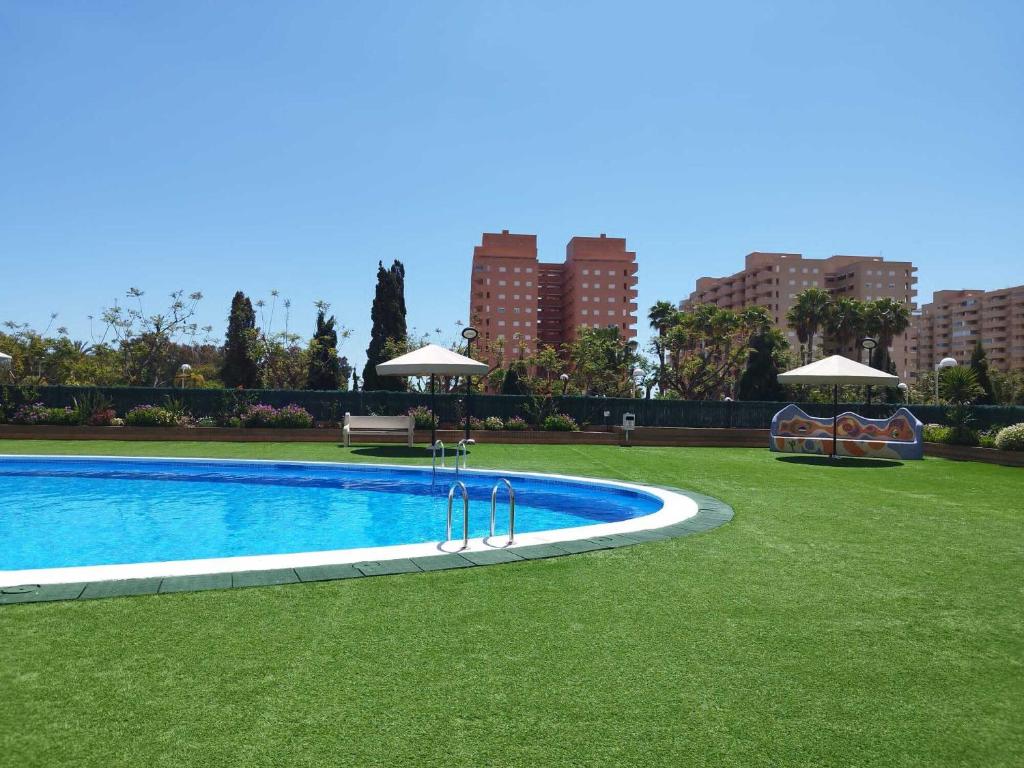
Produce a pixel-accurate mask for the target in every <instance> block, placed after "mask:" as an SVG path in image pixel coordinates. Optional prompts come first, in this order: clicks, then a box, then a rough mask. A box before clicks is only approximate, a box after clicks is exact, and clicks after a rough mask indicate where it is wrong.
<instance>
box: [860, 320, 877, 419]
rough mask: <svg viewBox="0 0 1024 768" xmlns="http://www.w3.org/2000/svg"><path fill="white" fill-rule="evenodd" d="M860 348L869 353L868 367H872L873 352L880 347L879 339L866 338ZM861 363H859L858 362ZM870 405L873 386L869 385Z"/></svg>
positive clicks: (862, 340)
mask: <svg viewBox="0 0 1024 768" xmlns="http://www.w3.org/2000/svg"><path fill="white" fill-rule="evenodd" d="M857 343H858V344H859V345H860V348H861V349H863V350H866V351H867V353H868V363H867V364H868V365H871V352H872V351H873V350H874V349H875V347H877V346H878V339H874V338H872V337H870V336H865V337H864V338H863V339H861V340H860V341H859V342H857ZM858 362H859V361H858ZM868 405H871V385H870V384H868Z"/></svg>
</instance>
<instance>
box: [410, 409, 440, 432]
mask: <svg viewBox="0 0 1024 768" xmlns="http://www.w3.org/2000/svg"><path fill="white" fill-rule="evenodd" d="M407 413H408V414H409V415H410V416H412V417H413V419H415V421H416V429H433V428H434V426H436V423H435V421H434V414H433V413H432V412H431V410H430V409H429V408H427V406H425V405H417V406H416V407H415V408H410V409H409V410H408V411H407Z"/></svg>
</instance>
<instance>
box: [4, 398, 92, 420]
mask: <svg viewBox="0 0 1024 768" xmlns="http://www.w3.org/2000/svg"><path fill="white" fill-rule="evenodd" d="M11 422H12V423H14V424H75V423H76V421H75V411H74V409H73V408H48V407H47V406H45V405H43V404H42V403H32V404H31V405H27V404H26V405H23V406H21V407H20V408H18V410H16V411H15V412H14V415H13V416H12V417H11Z"/></svg>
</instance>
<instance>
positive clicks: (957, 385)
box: [939, 365, 985, 405]
mask: <svg viewBox="0 0 1024 768" xmlns="http://www.w3.org/2000/svg"><path fill="white" fill-rule="evenodd" d="M939 387H940V388H941V390H942V396H943V397H944V398H946V399H947V400H949V402H951V403H955V404H956V405H967V404H968V403H970V402H972V401H974V400H975V399H977V398H979V397H981V396H982V395H984V394H985V390H984V389H982V387H981V385H980V384H978V375H977V374H976V373H975V372H974V370H973V369H972V368H969V367H967V366H963V365H958V366H956V367H954V368H947V369H946V370H944V371H942V375H941V376H940V377H939Z"/></svg>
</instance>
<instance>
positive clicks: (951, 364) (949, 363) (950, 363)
mask: <svg viewBox="0 0 1024 768" xmlns="http://www.w3.org/2000/svg"><path fill="white" fill-rule="evenodd" d="M958 365H959V363H958V362H957V361H956V360H955V359H954V358H952V357H944V358H942V359H941V360H939V362H937V363H936V364H935V404H936V405H938V404H939V374H940V373H942V371H944V370H945V369H946V368H956V367H957V366H958Z"/></svg>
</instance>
